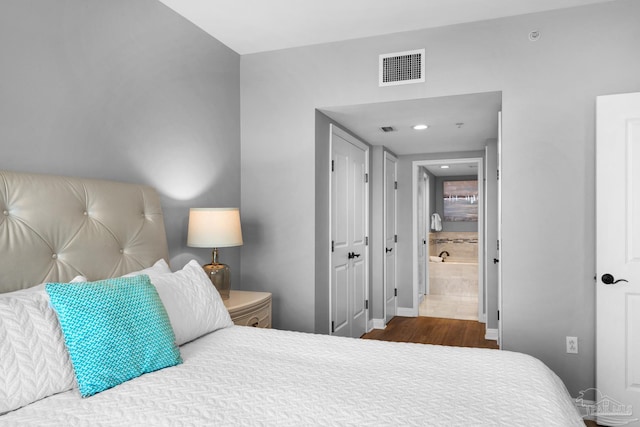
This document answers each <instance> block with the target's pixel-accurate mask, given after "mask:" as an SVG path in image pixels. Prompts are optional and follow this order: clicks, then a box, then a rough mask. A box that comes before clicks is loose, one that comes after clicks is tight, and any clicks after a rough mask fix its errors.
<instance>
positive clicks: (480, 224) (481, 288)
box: [411, 157, 486, 319]
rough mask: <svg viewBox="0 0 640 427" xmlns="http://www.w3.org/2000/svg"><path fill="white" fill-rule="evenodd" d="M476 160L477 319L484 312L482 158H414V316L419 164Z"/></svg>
mask: <svg viewBox="0 0 640 427" xmlns="http://www.w3.org/2000/svg"><path fill="white" fill-rule="evenodd" d="M470 162H476V163H477V165H478V319H480V318H482V316H483V315H484V314H485V313H484V300H485V290H484V258H485V256H486V254H485V253H484V231H483V230H481V227H484V204H485V200H484V185H483V182H484V159H483V158H482V157H467V158H462V159H437V160H414V161H413V162H411V178H412V179H411V187H412V192H411V194H412V195H411V206H412V210H413V212H412V214H413V219H412V222H413V232H412V235H413V236H412V239H413V243H412V244H413V248H412V250H411V252H412V270H413V291H412V292H413V306H414V307H415V312H416V314H415V316H417V315H418V305H419V302H418V251H417V246H418V206H417V203H416V202H417V200H418V186H417V185H416V183H417V181H418V168H419V167H420V166H431V165H439V164H444V163H446V164H456V163H470Z"/></svg>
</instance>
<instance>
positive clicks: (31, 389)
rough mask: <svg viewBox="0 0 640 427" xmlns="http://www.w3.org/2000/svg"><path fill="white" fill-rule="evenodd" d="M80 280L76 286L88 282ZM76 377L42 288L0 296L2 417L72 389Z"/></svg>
mask: <svg viewBox="0 0 640 427" xmlns="http://www.w3.org/2000/svg"><path fill="white" fill-rule="evenodd" d="M86 280H87V279H85V278H84V277H81V276H78V277H76V278H74V279H73V282H86ZM74 385H75V376H74V373H73V367H72V365H71V361H70V359H69V353H68V352H67V348H66V347H65V344H64V337H63V336H62V331H61V329H60V323H58V317H57V316H56V313H55V311H54V310H53V308H51V306H50V305H49V295H48V294H47V292H46V291H45V290H44V286H42V287H41V286H35V287H33V288H29V289H23V290H20V291H15V292H10V293H6V294H2V295H0V414H3V413H5V412H8V411H12V410H14V409H18V408H20V407H22V406H25V405H28V404H29V403H32V402H35V401H36V400H40V399H42V398H44V397H47V396H50V395H52V394H56V393H61V392H63V391H67V390H69V389H71V388H73V387H74Z"/></svg>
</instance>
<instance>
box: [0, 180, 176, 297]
mask: <svg viewBox="0 0 640 427" xmlns="http://www.w3.org/2000/svg"><path fill="white" fill-rule="evenodd" d="M0 210H2V213H3V216H0V292H8V291H12V290H16V289H20V288H26V287H30V286H34V285H37V284H39V283H43V282H46V281H66V280H70V279H72V278H73V277H74V276H76V275H79V274H81V275H83V276H86V277H87V278H88V279H90V280H98V279H103V278H107V277H115V276H119V275H122V274H125V273H128V272H131V271H134V270H139V269H141V268H145V267H149V266H150V265H152V264H153V263H154V262H155V261H157V260H158V259H159V258H165V259H167V256H168V254H167V252H168V251H167V240H166V235H165V229H164V221H163V218H162V210H161V207H160V200H159V197H158V194H157V193H156V192H155V190H153V189H152V188H151V187H148V186H145V185H137V184H128V183H121V182H114V181H105V180H95V179H82V178H72V177H63V176H52V175H39V174H28V173H16V172H8V171H0ZM140 212H142V214H140Z"/></svg>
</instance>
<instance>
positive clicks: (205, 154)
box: [0, 0, 240, 287]
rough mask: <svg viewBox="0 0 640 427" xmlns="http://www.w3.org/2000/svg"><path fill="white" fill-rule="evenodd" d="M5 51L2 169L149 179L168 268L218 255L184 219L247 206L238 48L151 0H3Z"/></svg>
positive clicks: (225, 255) (233, 261)
mask: <svg viewBox="0 0 640 427" xmlns="http://www.w3.org/2000/svg"><path fill="white" fill-rule="evenodd" d="M0 58H2V66H0V146H1V147H2V151H1V153H2V154H1V155H0V168H2V169H8V170H16V171H24V172H40V173H53V174H60V175H73V176H82V177H93V178H104V179H113V180H119V181H128V182H136V183H146V184H149V185H151V186H153V187H155V188H156V189H157V190H158V191H159V193H160V194H161V201H162V207H163V209H164V213H165V222H166V229H167V237H168V241H169V253H170V259H171V264H172V267H173V268H174V269H176V268H181V267H182V266H183V265H184V264H185V263H186V262H187V261H188V260H189V259H190V258H193V257H196V258H198V259H199V260H200V262H203V263H204V262H208V261H209V260H210V259H211V258H210V256H211V255H210V251H209V250H206V249H194V248H187V247H186V230H187V218H188V213H189V208H190V207H197V206H203V207H205V206H220V207H222V206H238V207H239V206H240V171H239V169H240V147H239V145H240V117H239V115H240V88H239V82H240V78H239V73H240V57H239V56H238V55H237V54H236V53H234V52H233V51H231V50H230V49H228V48H227V47H226V46H224V45H222V44H221V43H219V42H218V41H216V40H215V39H213V38H212V37H210V36H208V35H206V34H205V33H204V32H202V31H201V30H199V29H198V28H196V27H195V26H194V25H192V24H190V23H189V22H187V21H186V20H184V19H183V18H181V17H179V16H178V15H176V14H175V13H174V12H173V11H171V10H170V9H168V8H167V7H165V6H164V5H162V4H161V3H160V2H158V1H155V0H137V1H134V2H132V1H128V0H109V1H98V0H57V1H44V0H43V1H23V0H3V1H2V3H0ZM43 208H46V207H43ZM221 258H222V259H223V261H225V262H227V263H228V264H230V267H231V271H232V274H233V279H232V280H233V281H235V285H236V287H237V285H238V281H237V279H239V271H240V249H239V248H230V249H223V250H222V251H221Z"/></svg>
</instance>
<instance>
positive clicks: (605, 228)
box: [596, 93, 640, 425]
mask: <svg viewBox="0 0 640 427" xmlns="http://www.w3.org/2000/svg"><path fill="white" fill-rule="evenodd" d="M597 107H598V109H597V143H596V162H597V163H596V177H597V183H596V200H597V203H596V218H597V220H596V222H597V233H596V241H597V249H596V250H597V262H596V265H597V274H596V279H597V284H596V297H597V303H596V307H597V308H596V311H597V315H596V319H597V322H596V340H597V350H596V360H597V367H596V371H597V374H596V385H597V388H598V391H599V392H600V394H601V395H603V396H607V397H608V398H610V399H615V400H616V401H618V402H621V403H622V404H624V405H631V407H632V408H633V416H632V417H628V416H627V417H626V418H625V417H624V416H622V415H616V416H615V417H614V418H615V419H616V420H620V419H624V420H626V419H629V418H634V419H638V418H640V93H636V94H624V95H611V96H602V97H598V100H597ZM605 274H610V275H612V276H613V278H614V279H615V280H618V279H624V280H626V281H621V282H618V283H611V284H605V282H610V280H609V281H607V280H606V279H605V278H604V277H603V276H604V275H605ZM607 419H609V421H610V420H611V418H608V417H601V418H599V420H600V421H602V424H607V425H608V421H607ZM629 425H640V423H638V422H637V421H636V422H635V423H632V424H629Z"/></svg>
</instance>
